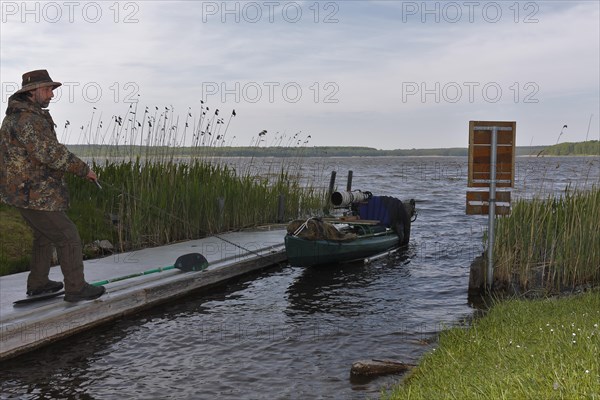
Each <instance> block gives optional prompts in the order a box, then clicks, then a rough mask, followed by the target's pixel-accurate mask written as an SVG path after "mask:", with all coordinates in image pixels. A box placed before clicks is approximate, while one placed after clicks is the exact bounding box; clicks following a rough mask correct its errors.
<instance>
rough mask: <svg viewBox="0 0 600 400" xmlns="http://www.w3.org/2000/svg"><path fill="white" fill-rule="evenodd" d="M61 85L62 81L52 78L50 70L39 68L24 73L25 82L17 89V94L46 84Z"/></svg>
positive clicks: (55, 86) (54, 86)
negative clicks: (55, 80)
mask: <svg viewBox="0 0 600 400" xmlns="http://www.w3.org/2000/svg"><path fill="white" fill-rule="evenodd" d="M60 85H62V83H60V82H54V81H53V80H52V78H50V75H49V74H48V71H46V70H45V69H38V70H35V71H29V72H25V73H24V74H23V83H22V84H21V89H19V90H17V91H16V92H15V94H17V93H23V92H28V91H30V90H35V89H37V88H41V87H45V86H52V87H53V88H57V87H59V86H60Z"/></svg>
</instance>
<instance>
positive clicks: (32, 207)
mask: <svg viewBox="0 0 600 400" xmlns="http://www.w3.org/2000/svg"><path fill="white" fill-rule="evenodd" d="M60 85H61V83H60V82H53V81H52V79H50V75H48V72H47V71H46V70H36V71H30V72H27V73H25V74H23V84H22V87H21V89H20V90H18V91H17V92H15V93H14V94H13V95H12V96H10V98H9V99H8V108H7V109H6V117H5V118H4V120H3V121H2V127H1V128H0V200H2V202H3V203H6V204H10V205H12V206H14V207H16V208H17V209H18V210H19V212H20V213H21V215H22V216H23V218H24V219H25V221H26V222H27V224H28V225H29V226H30V227H31V229H32V230H33V254H32V257H31V272H30V273H29V276H28V278H27V295H28V296H32V295H38V294H44V293H53V292H57V291H59V290H61V289H62V288H63V284H62V282H55V281H51V280H49V279H48V273H49V271H50V263H51V258H52V245H54V246H55V247H56V251H57V253H58V259H59V262H60V267H61V270H62V273H63V276H64V280H65V284H64V288H65V297H64V299H65V301H69V302H75V301H80V300H93V299H96V298H98V297H100V296H102V294H104V292H105V290H106V289H105V288H104V287H103V286H92V285H90V284H89V283H87V282H86V281H85V279H84V275H83V252H82V245H81V239H80V237H79V233H78V231H77V227H76V226H75V224H74V223H73V222H72V221H71V220H70V219H69V217H68V216H67V214H66V212H65V211H66V210H67V209H68V208H69V194H68V191H67V185H66V182H65V180H64V175H65V174H66V173H67V172H68V173H72V174H75V175H77V176H80V177H82V178H86V179H88V180H90V181H92V182H95V181H96V180H97V179H98V178H97V177H96V174H95V173H94V171H92V170H91V169H90V168H89V167H88V165H87V164H86V163H85V162H83V161H82V160H80V159H79V158H78V157H77V156H75V155H74V154H73V153H71V152H70V151H69V150H67V148H66V147H65V146H63V145H62V144H60V143H59V142H58V140H57V138H56V132H55V130H54V127H55V125H54V121H53V120H52V117H51V116H50V113H49V111H48V110H46V109H45V108H46V107H48V105H49V104H50V100H51V99H52V97H54V95H53V93H52V91H53V90H54V89H56V88H57V87H59V86H60Z"/></svg>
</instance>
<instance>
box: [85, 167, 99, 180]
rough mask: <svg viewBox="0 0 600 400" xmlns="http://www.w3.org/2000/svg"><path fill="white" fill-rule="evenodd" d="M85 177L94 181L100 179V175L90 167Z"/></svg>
mask: <svg viewBox="0 0 600 400" xmlns="http://www.w3.org/2000/svg"><path fill="white" fill-rule="evenodd" d="M85 179H87V180H89V181H92V182H97V181H98V177H97V176H96V173H95V172H94V171H92V170H91V169H90V171H89V172H88V173H87V175H86V176H85Z"/></svg>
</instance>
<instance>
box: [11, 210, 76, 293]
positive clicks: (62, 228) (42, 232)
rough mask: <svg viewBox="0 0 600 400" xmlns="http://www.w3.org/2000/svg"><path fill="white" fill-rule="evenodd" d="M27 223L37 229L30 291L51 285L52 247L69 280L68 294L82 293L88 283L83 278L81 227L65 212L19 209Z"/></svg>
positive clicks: (67, 284)
mask: <svg viewBox="0 0 600 400" xmlns="http://www.w3.org/2000/svg"><path fill="white" fill-rule="evenodd" d="M19 212H20V213H21V216H22V217H23V219H25V222H27V224H28V225H29V226H30V227H31V229H33V251H32V256H31V272H30V273H29V276H28V277H27V290H35V289H37V288H40V287H42V286H44V285H45V284H46V283H48V273H49V272H50V264H51V261H52V245H54V247H56V253H57V254H58V261H59V263H60V268H61V271H62V273H63V276H64V279H65V282H64V283H65V291H66V292H67V293H70V292H78V291H79V290H81V288H82V287H83V285H84V283H85V279H84V276H83V248H82V245H81V238H80V237H79V232H78V231H77V226H75V224H74V223H73V221H71V220H70V219H69V217H68V216H67V214H66V213H65V212H63V211H39V210H29V209H24V208H19Z"/></svg>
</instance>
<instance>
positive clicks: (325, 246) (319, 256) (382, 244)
mask: <svg viewBox="0 0 600 400" xmlns="http://www.w3.org/2000/svg"><path fill="white" fill-rule="evenodd" d="M399 245H400V238H399V237H398V235H397V234H396V233H395V232H393V231H391V230H388V231H387V232H381V233H375V234H369V235H363V236H358V237H357V238H356V239H354V240H351V241H343V242H341V241H333V240H308V239H303V238H300V237H297V236H293V235H289V234H288V235H286V236H285V250H286V253H287V257H288V262H289V263H290V265H293V266H302V267H308V266H312V265H321V264H336V263H343V262H348V261H353V260H359V259H364V258H367V257H370V256H373V255H375V254H378V253H382V252H385V251H388V250H391V249H393V248H395V247H398V246H399Z"/></svg>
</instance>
